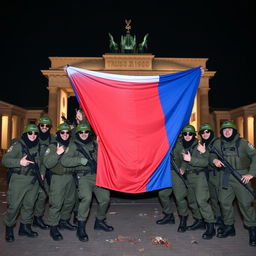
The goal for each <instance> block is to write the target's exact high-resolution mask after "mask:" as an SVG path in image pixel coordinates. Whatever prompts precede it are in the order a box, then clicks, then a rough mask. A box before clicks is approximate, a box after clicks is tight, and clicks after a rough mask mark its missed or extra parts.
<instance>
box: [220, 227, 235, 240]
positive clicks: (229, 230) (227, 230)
mask: <svg viewBox="0 0 256 256" xmlns="http://www.w3.org/2000/svg"><path fill="white" fill-rule="evenodd" d="M235 235H236V230H235V227H234V225H225V226H223V227H222V228H218V233H217V237H218V238H226V237H228V236H235Z"/></svg>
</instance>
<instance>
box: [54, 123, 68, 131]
mask: <svg viewBox="0 0 256 256" xmlns="http://www.w3.org/2000/svg"><path fill="white" fill-rule="evenodd" d="M63 130H67V131H70V127H69V125H68V124H66V123H61V124H59V126H58V127H57V131H63Z"/></svg>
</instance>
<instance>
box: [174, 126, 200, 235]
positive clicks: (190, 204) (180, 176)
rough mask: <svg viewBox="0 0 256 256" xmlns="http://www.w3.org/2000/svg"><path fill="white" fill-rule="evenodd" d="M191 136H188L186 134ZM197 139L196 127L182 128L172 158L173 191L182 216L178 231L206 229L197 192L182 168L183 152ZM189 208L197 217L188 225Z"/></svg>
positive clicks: (194, 216) (194, 143)
mask: <svg viewBox="0 0 256 256" xmlns="http://www.w3.org/2000/svg"><path fill="white" fill-rule="evenodd" d="M187 133H188V134H191V136H186V134H187ZM194 140H195V128H194V127H193V126H191V125H187V126H185V127H184V128H183V130H182V136H181V137H180V138H178V139H177V141H176V144H175V146H174V148H173V151H172V154H171V158H172V161H173V164H172V183H173V187H172V188H173V193H174V196H175V199H176V204H177V210H178V213H179V216H180V224H179V227H178V230H177V231H178V232H182V233H183V232H185V231H186V230H197V229H205V223H204V221H203V220H202V215H201V213H200V210H199V207H198V204H197V202H196V197H195V194H194V192H193V190H192V187H191V186H190V184H189V183H188V181H187V178H186V173H185V172H184V170H183V169H181V167H182V165H183V162H184V160H183V157H182V153H184V152H185V150H189V149H190V148H191V147H194V146H196V145H197V143H196V142H195V141H194ZM189 208H191V211H192V216H193V218H194V219H195V222H194V223H193V225H191V226H189V227H187V219H188V213H189Z"/></svg>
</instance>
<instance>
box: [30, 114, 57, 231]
mask: <svg viewBox="0 0 256 256" xmlns="http://www.w3.org/2000/svg"><path fill="white" fill-rule="evenodd" d="M51 127H52V120H51V119H50V118H49V117H47V116H43V117H40V119H39V121H38V129H39V145H40V155H41V156H42V159H41V162H42V163H43V157H44V153H45V151H46V149H47V148H48V146H49V144H50V143H51V142H52V141H53V140H54V136H53V135H52V134H50V130H51ZM40 169H41V172H42V173H43V174H44V175H45V176H46V179H45V182H44V186H45V189H46V191H47V193H48V192H49V184H48V182H49V176H48V172H47V170H46V168H45V166H44V165H43V164H41V166H40ZM47 181H48V182H47ZM46 203H47V195H46V194H45V192H44V191H43V190H42V189H41V188H40V189H39V192H38V197H37V200H36V204H35V209H34V220H33V226H36V227H39V228H41V229H49V226H48V225H47V224H45V222H44V220H43V216H44V212H45V208H46Z"/></svg>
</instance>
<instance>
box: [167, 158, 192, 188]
mask: <svg viewBox="0 0 256 256" xmlns="http://www.w3.org/2000/svg"><path fill="white" fill-rule="evenodd" d="M171 166H172V167H173V168H172V169H173V170H174V171H175V173H176V174H177V175H178V176H179V177H180V179H181V180H182V181H183V183H184V185H185V186H186V188H188V186H187V184H186V181H185V179H184V177H183V176H182V175H181V174H180V171H179V168H178V166H177V164H176V163H175V161H174V159H173V156H172V155H171Z"/></svg>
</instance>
